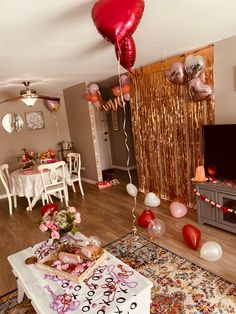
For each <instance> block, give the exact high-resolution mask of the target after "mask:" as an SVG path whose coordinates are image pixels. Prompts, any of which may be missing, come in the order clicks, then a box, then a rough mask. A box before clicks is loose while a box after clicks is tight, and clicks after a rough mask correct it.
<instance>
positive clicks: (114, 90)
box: [112, 85, 121, 97]
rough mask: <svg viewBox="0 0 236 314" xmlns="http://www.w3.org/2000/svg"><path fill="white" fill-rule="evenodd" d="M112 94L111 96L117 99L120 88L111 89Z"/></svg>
mask: <svg viewBox="0 0 236 314" xmlns="http://www.w3.org/2000/svg"><path fill="white" fill-rule="evenodd" d="M112 93H113V95H114V96H116V97H118V96H120V94H121V91H120V86H118V85H117V86H114V87H113V88H112Z"/></svg>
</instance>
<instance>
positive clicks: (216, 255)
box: [200, 241, 223, 262]
mask: <svg viewBox="0 0 236 314" xmlns="http://www.w3.org/2000/svg"><path fill="white" fill-rule="evenodd" d="M222 254H223V251H222V247H221V246H220V244H219V243H217V242H215V241H208V242H206V243H204V244H203V246H202V247H201V250H200V257H201V258H203V259H205V260H206V261H210V262H215V261H218V260H219V259H220V258H221V256H222Z"/></svg>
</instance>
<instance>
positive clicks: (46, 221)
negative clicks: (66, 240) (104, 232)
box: [39, 207, 81, 241]
mask: <svg viewBox="0 0 236 314" xmlns="http://www.w3.org/2000/svg"><path fill="white" fill-rule="evenodd" d="M80 222H81V217H80V213H79V212H78V211H77V210H76V208H75V207H68V208H65V209H60V210H56V211H53V212H52V211H50V210H48V211H46V212H45V213H44V215H43V218H42V221H41V224H40V226H39V229H40V230H41V231H42V232H45V233H47V234H48V235H49V238H51V239H53V241H58V240H60V238H62V237H64V236H65V235H66V234H67V233H69V232H71V233H72V234H75V233H76V232H77V231H78V230H79V229H78V224H79V223H80Z"/></svg>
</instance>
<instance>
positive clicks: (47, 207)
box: [40, 203, 58, 216]
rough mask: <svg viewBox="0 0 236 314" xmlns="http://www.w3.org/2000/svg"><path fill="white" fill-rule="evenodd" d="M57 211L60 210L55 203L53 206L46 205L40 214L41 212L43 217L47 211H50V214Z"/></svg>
mask: <svg viewBox="0 0 236 314" xmlns="http://www.w3.org/2000/svg"><path fill="white" fill-rule="evenodd" d="M57 210H58V208H57V205H56V204H54V203H52V204H46V205H44V206H43V207H42V208H41V210H40V212H41V215H42V216H43V215H44V214H45V213H46V212H47V211H49V212H50V214H52V213H54V212H55V211H57Z"/></svg>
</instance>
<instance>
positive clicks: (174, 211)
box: [170, 202, 188, 218]
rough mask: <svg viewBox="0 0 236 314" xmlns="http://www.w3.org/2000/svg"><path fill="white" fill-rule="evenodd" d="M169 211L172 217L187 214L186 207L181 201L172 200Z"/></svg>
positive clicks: (180, 216)
mask: <svg viewBox="0 0 236 314" xmlns="http://www.w3.org/2000/svg"><path fill="white" fill-rule="evenodd" d="M170 212H171V215H172V216H173V217H174V218H182V217H184V216H185V215H186V214H187V212H188V209H187V207H186V206H185V205H184V204H183V203H179V202H173V203H171V205H170Z"/></svg>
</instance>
